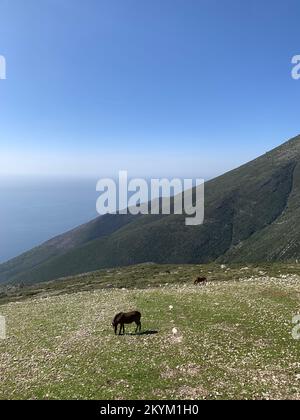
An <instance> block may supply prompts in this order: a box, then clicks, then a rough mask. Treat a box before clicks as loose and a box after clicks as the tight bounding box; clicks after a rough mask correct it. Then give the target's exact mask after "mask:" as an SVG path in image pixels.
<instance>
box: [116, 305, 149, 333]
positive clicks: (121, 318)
mask: <svg viewBox="0 0 300 420" xmlns="http://www.w3.org/2000/svg"><path fill="white" fill-rule="evenodd" d="M141 316H142V315H141V313H140V312H138V311H132V312H127V313H125V312H120V313H119V314H117V315H116V316H115V317H114V319H113V322H112V326H113V327H114V329H115V334H117V329H118V325H119V324H120V331H119V335H121V332H122V330H123V334H125V324H132V323H133V322H135V323H136V330H135V333H137V331H141V328H142V324H141Z"/></svg>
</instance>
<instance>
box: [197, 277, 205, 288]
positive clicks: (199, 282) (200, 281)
mask: <svg viewBox="0 0 300 420" xmlns="http://www.w3.org/2000/svg"><path fill="white" fill-rule="evenodd" d="M206 283H207V278H206V277H197V278H196V280H195V281H194V284H195V285H196V284H202V285H203V286H205V285H206Z"/></svg>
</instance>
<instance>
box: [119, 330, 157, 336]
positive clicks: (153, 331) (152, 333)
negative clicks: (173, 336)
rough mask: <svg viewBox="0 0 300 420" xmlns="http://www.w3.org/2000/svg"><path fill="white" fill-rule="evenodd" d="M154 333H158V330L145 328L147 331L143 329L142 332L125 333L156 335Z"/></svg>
mask: <svg viewBox="0 0 300 420" xmlns="http://www.w3.org/2000/svg"><path fill="white" fill-rule="evenodd" d="M154 334H158V331H157V330H145V331H141V332H137V333H130V332H128V333H125V335H154Z"/></svg>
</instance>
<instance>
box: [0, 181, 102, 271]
mask: <svg viewBox="0 0 300 420" xmlns="http://www.w3.org/2000/svg"><path fill="white" fill-rule="evenodd" d="M96 183H97V180H96V179H92V178H84V179H81V178H80V179H79V178H70V177H69V178H64V177H29V176H28V177H20V176H15V177H8V176H6V177H0V263H3V262H5V261H7V260H9V259H11V258H13V257H15V256H17V255H19V254H21V253H23V252H24V251H27V250H29V249H31V248H33V247H35V246H37V245H39V244H41V243H43V242H45V241H46V240H48V239H50V238H52V237H54V236H56V235H59V234H61V233H64V232H66V231H68V230H70V229H72V228H75V227H77V226H78V225H81V224H83V223H86V222H88V221H89V220H92V219H93V218H95V217H97V215H98V214H97V212H96V200H97V192H96ZM98 194H99V193H98Z"/></svg>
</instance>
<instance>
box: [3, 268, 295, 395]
mask: <svg viewBox="0 0 300 420" xmlns="http://www.w3.org/2000/svg"><path fill="white" fill-rule="evenodd" d="M242 268H243V267H242ZM265 268H266V267H265ZM275 268H276V267H273V268H272V269H273V270H275ZM126 270H128V271H126ZM132 270H136V277H139V278H140V279H141V277H142V274H141V272H144V277H143V278H142V279H143V282H144V283H143V284H142V286H143V287H144V288H141V289H135V287H136V283H135V280H134V279H132V283H131V284H130V285H129V286H130V287H128V288H126V289H125V290H122V289H117V288H115V289H105V288H101V287H100V286H99V283H98V286H99V287H98V286H97V287H95V284H92V282H93V279H92V278H90V277H89V278H87V279H85V281H83V280H82V279H81V281H82V284H81V287H92V286H93V289H90V290H86V291H83V290H80V288H79V287H78V282H79V279H78V278H75V279H68V280H64V285H62V284H59V283H56V284H55V287H54V284H52V287H50V285H49V284H48V292H46V291H45V290H43V292H42V291H40V293H41V294H40V295H37V296H36V297H35V298H32V297H31V298H30V299H28V298H27V299H26V300H19V301H15V299H14V300H13V301H12V302H10V303H5V304H3V305H2V306H0V314H1V315H5V316H6V317H7V325H8V338H7V340H4V341H0V366H1V368H0V398H1V399H20V398H21V399H59V398H61V399H115V398H118V399H136V398H138V399H156V398H159V399H167V398H170V399H177V398H178V399H185V398H187V399H190V398H191V399H224V398H226V399H240V398H242V399H250V398H251V399H252V398H255V399H261V398H263V399H269V398H278V399H299V398H300V390H299V385H300V382H299V380H298V379H297V377H298V375H300V362H299V360H300V342H299V341H296V340H293V338H292V335H291V332H292V328H293V325H292V317H293V316H294V315H296V314H297V313H299V312H300V280H299V277H298V276H296V275H288V277H287V278H285V273H283V274H281V275H282V276H284V277H279V276H278V277H277V278H275V277H272V276H262V274H261V275H259V274H258V272H257V277H254V274H253V273H254V271H253V272H252V271H251V270H258V268H257V267H252V268H249V270H250V271H251V275H250V276H249V275H247V274H246V273H247V271H248V270H241V267H240V268H237V267H236V268H231V270H230V271H233V272H235V270H236V272H235V275H232V274H231V276H232V277H230V274H226V275H225V274H224V270H225V269H222V270H221V269H220V267H218V268H217V266H210V272H211V274H210V276H211V280H212V279H213V280H214V281H211V282H210V283H209V284H208V286H207V287H195V286H193V285H192V284H191V281H190V280H191V278H192V276H193V275H194V274H196V272H198V271H199V267H198V266H182V267H181V268H180V267H174V266H168V268H166V267H165V266H163V267H161V266H151V265H145V266H139V267H135V268H133V267H131V268H128V269H123V270H122V271H121V270H119V271H118V270H113V271H109V272H106V271H105V272H106V273H107V274H108V275H111V277H110V281H112V283H114V282H118V281H119V283H117V285H118V287H121V286H122V281H121V280H119V277H123V279H124V278H126V276H128V277H130V276H131V278H132V276H133V271H132ZM278 270H279V267H278ZM166 271H170V274H169V273H166ZM206 271H209V270H208V267H206ZM259 271H260V272H262V270H260V269H259ZM280 271H284V267H281V269H280ZM118 273H122V274H121V275H120V274H118ZM150 273H152V274H151V275H150ZM129 274H130V275H129ZM238 274H239V275H238ZM277 274H278V273H277ZM95 275H96V273H95ZM103 276H104V271H103ZM226 276H227V277H226ZM151 279H152V283H151V281H150V280H151ZM167 279H168V280H167ZM105 281H108V279H106V280H105ZM76 282H77V283H76ZM89 282H90V283H89ZM103 282H104V279H103ZM166 283H168V284H166ZM76 284H77V289H76ZM43 286H45V285H43ZM67 286H69V289H72V288H73V290H71V291H70V290H69V291H68V293H67ZM102 286H103V287H106V284H104V285H103V284H102ZM59 287H60V288H61V289H59ZM75 289H76V290H77V293H75V292H74V291H75ZM25 290H26V289H25ZM25 293H26V292H25ZM170 306H173V308H172V309H170ZM130 309H139V310H140V311H141V312H142V315H143V317H142V327H143V329H142V331H143V332H144V334H141V335H132V334H130V332H133V330H134V326H129V327H127V333H128V334H127V335H125V336H121V337H119V336H114V334H113V330H112V328H111V325H110V324H111V319H112V318H113V316H114V314H115V313H116V312H118V311H126V310H130ZM174 327H176V328H177V330H178V334H177V335H173V333H172V329H173V328H174ZM147 331H157V334H147V333H145V332H147Z"/></svg>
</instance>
